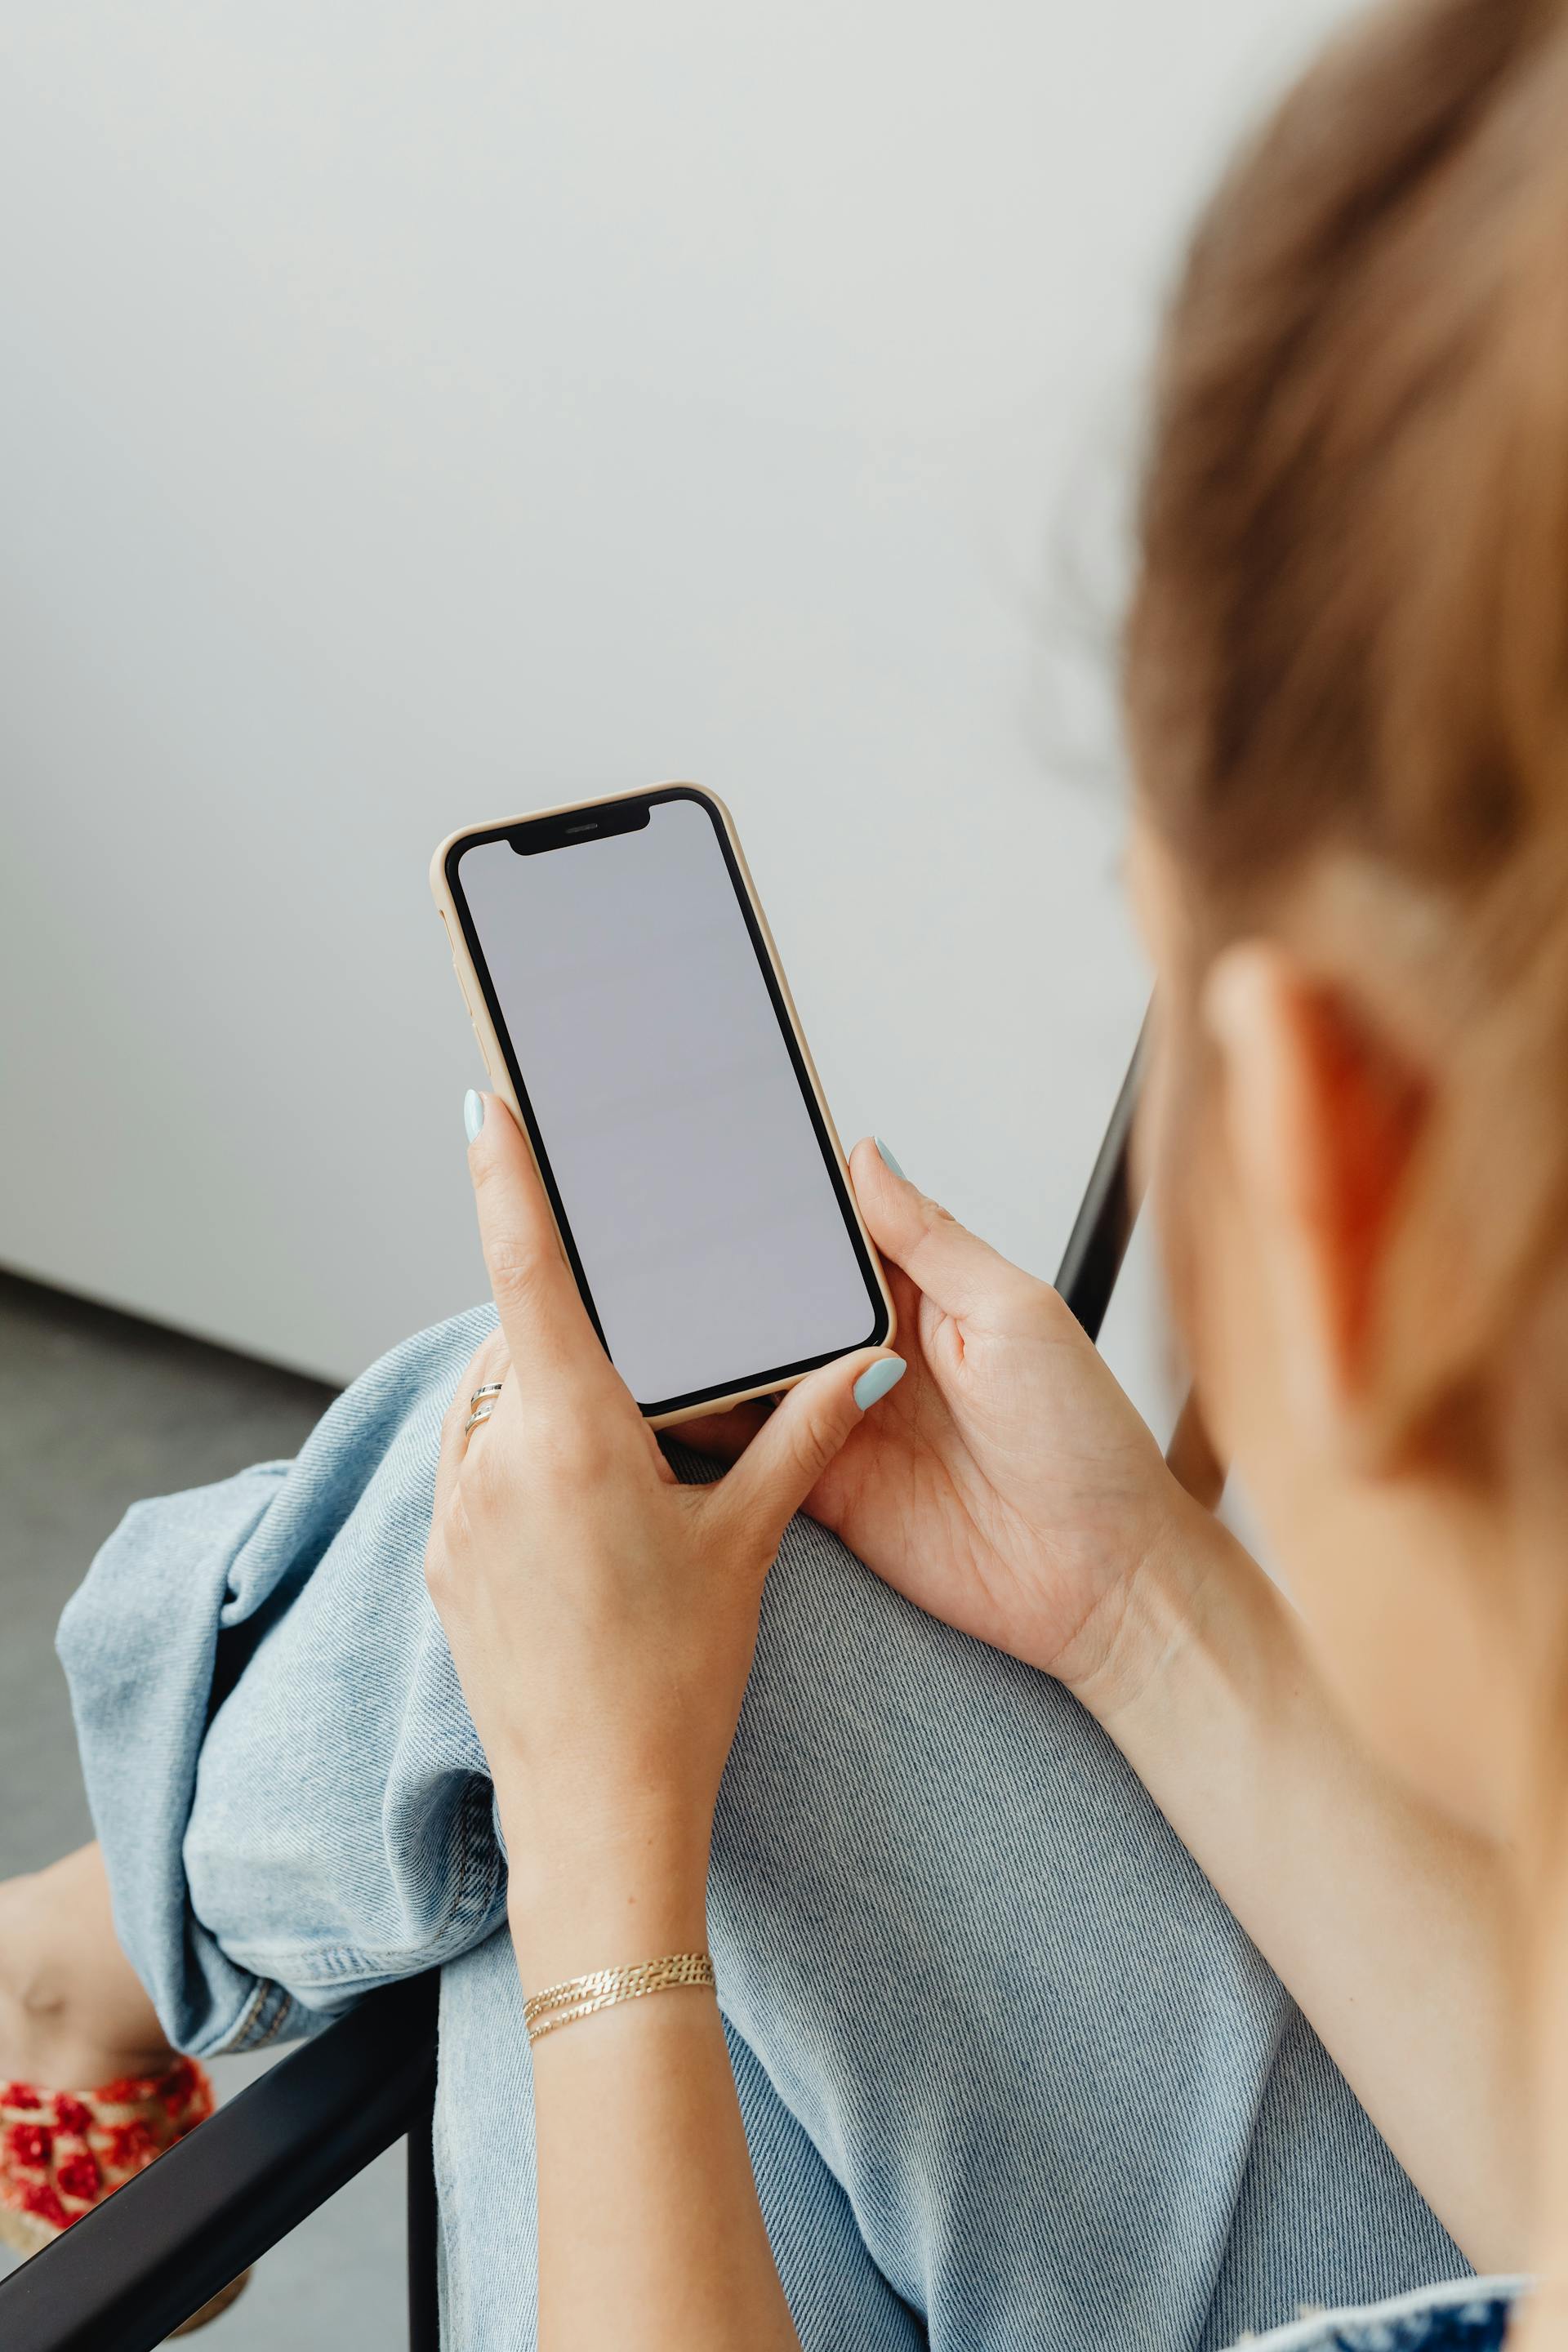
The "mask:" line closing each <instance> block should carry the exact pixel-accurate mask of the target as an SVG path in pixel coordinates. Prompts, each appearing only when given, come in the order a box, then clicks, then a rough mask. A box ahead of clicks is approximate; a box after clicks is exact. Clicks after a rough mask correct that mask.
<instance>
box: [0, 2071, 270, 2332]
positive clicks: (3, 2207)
mask: <svg viewBox="0 0 1568 2352" xmlns="http://www.w3.org/2000/svg"><path fill="white" fill-rule="evenodd" d="M212 2111H213V2086H212V2084H211V2081H210V2080H209V2078H208V2076H207V2074H206V2070H205V2067H201V2066H198V2065H197V2064H196V2062H195V2059H194V2058H176V2059H175V2061H174V2064H173V2065H172V2066H171V2067H169V2068H168V2069H167V2071H166V2072H165V2073H164V2074H121V2075H119V2076H118V2077H117V2078H116V2079H115V2081H113V2082H112V2083H105V2084H103V2085H102V2086H101V2087H100V2089H99V2090H96V2091H43V2090H39V2089H37V2087H36V2086H35V2085H34V2084H31V2083H0V2238H4V2239H5V2242H6V2243H7V2244H8V2245H12V2246H15V2247H16V2250H17V2252H19V2253H23V2254H36V2253H37V2251H38V2249H39V2247H40V2246H46V2245H47V2243H48V2242H49V2240H50V2239H51V2238H58V2236H59V2233H60V2231H62V2230H68V2229H69V2228H70V2225H71V2223H72V2222H73V2221H79V2220H80V2218H81V2216H82V2215H83V2214H84V2213H89V2212H90V2211H91V2210H92V2208H93V2207H94V2206H95V2205H101V2204H102V2202H103V2200H104V2199H105V2198H106V2197H111V2196H112V2195H113V2194H114V2191H115V2190H116V2189H119V2188H121V2187H122V2186H123V2185H124V2183H125V2182H126V2181H127V2180H129V2179H131V2178H132V2174H134V2173H138V2172H145V2170H146V2169H147V2167H148V2166H149V2165H150V2164H151V2163H152V2162H153V2158H155V2157H160V2156H162V2155H163V2150H164V2149H165V2148H166V2147H174V2142H175V2141H176V2140H177V2139H184V2136H185V2134H186V2133H187V2132H189V2131H194V2130H195V2127H196V2126H197V2124H201V2123H205V2121H206V2119H207V2117H208V2116H210V2115H211V2113H212ZM249 2275H250V2273H249V2272H248V2271H247V2272H245V2273H243V2274H242V2275H241V2276H240V2277H239V2278H237V2279H236V2280H235V2281H234V2283H233V2284H232V2285H230V2286H226V2287H225V2289H224V2290H223V2293H222V2294H215V2295H214V2297H213V2299H212V2301H211V2302H210V2303H206V2304H204V2305H202V2308H201V2309H200V2311H198V2312H197V2313H196V2314H195V2316H194V2317H193V2318H190V2319H187V2320H186V2321H185V2323H184V2326H183V2327H177V2328H176V2329H175V2330H174V2333H175V2335H176V2336H184V2335H186V2334H187V2333H188V2332H189V2331H190V2329H192V2328H193V2327H204V2326H205V2325H206V2323H207V2321H208V2320H209V2319H216V2317H217V2315H218V2313H219V2312H220V2311H223V2310H226V2308H227V2306H228V2305H230V2304H231V2303H232V2302H233V2301H234V2299H235V2296H236V2295H237V2294H238V2293H239V2291H240V2289H241V2288H242V2287H243V2286H244V2284H245V2282H246V2280H247V2278H248V2277H249Z"/></svg>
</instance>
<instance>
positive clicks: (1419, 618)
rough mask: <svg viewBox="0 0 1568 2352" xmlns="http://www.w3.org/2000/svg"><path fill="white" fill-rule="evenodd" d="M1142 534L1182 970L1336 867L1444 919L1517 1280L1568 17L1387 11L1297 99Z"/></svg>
mask: <svg viewBox="0 0 1568 2352" xmlns="http://www.w3.org/2000/svg"><path fill="white" fill-rule="evenodd" d="M1140 536H1141V543H1142V544H1141V551H1142V575H1141V585H1140V588H1139V591H1138V593H1137V595H1136V598H1135V601H1134V604H1133V608H1132V612H1131V618H1130V623H1129V629H1128V636H1127V646H1126V659H1127V667H1126V687H1127V699H1128V708H1129V713H1130V719H1131V730H1132V735H1133V742H1134V751H1135V755H1136V761H1137V767H1138V772H1139V786H1140V800H1141V803H1142V806H1143V808H1144V809H1145V811H1146V812H1147V814H1149V816H1150V817H1151V818H1152V822H1153V824H1154V825H1155V827H1156V829H1157V830H1158V831H1159V832H1160V833H1161V834H1162V835H1163V836H1164V837H1165V838H1166V840H1167V841H1168V842H1169V844H1170V845H1171V846H1172V847H1173V850H1174V852H1175V854H1176V857H1177V859H1178V862H1179V866H1180V867H1181V870H1182V871H1183V873H1184V877H1185V879H1186V880H1187V882H1188V884H1189V886H1190V895H1191V896H1192V897H1193V898H1194V905H1195V908H1196V912H1197V918H1198V925H1197V935H1198V942H1199V950H1200V952H1204V951H1208V950H1212V949H1213V948H1214V947H1215V946H1216V945H1217V944H1218V943H1219V942H1220V941H1221V940H1223V939H1224V938H1225V937H1226V936H1227V935H1229V934H1230V933H1231V932H1233V931H1235V930H1236V929H1237V928H1238V927H1239V926H1240V925H1242V924H1244V923H1247V922H1256V921H1257V920H1258V919H1259V910H1260V908H1267V906H1268V903H1269V901H1270V899H1271V898H1278V897H1279V895H1280V894H1283V893H1286V892H1288V891H1289V888H1290V887H1293V886H1294V884H1295V883H1296V882H1297V881H1298V880H1299V878H1300V876H1301V874H1302V872H1303V870H1304V868H1305V867H1306V866H1308V865H1309V864H1310V862H1311V860H1312V859H1313V858H1314V857H1317V856H1321V854H1322V853H1324V852H1333V851H1347V852H1349V853H1351V854H1352V856H1353V857H1355V858H1357V859H1359V860H1360V861H1362V862H1363V865H1364V866H1366V867H1367V868H1368V869H1369V870H1380V871H1382V872H1384V873H1385V874H1388V875H1390V876H1392V877H1397V878H1398V880H1399V881H1400V882H1401V883H1402V884H1405V885H1410V886H1414V889H1415V892H1416V893H1417V894H1428V895H1433V896H1435V897H1436V898H1437V899H1438V900H1440V901H1444V900H1446V901H1447V902H1449V906H1450V909H1451V913H1452V917H1453V920H1452V921H1451V922H1446V923H1445V924H1444V926H1443V927H1442V928H1443V929H1444V932H1445V935H1446V937H1451V940H1452V945H1453V955H1452V958H1451V961H1453V963H1454V965H1455V967H1456V969H1458V968H1461V967H1462V968H1463V971H1464V972H1465V974H1466V975H1467V978H1466V982H1465V985H1466V986H1467V987H1468V989H1469V990H1470V992H1472V994H1473V998H1474V1003H1473V1012H1474V1015H1475V1017H1474V1020H1473V1021H1472V1020H1471V1019H1470V1018H1469V1016H1468V1014H1467V1016H1466V1018H1465V1019H1464V1020H1463V1021H1461V1022H1460V1023H1458V1024H1456V1025H1457V1026H1459V1027H1463V1028H1467V1029H1468V1031H1469V1032H1470V1044H1471V1046H1472V1048H1473V1049H1474V1050H1475V1051H1476V1052H1477V1053H1479V1054H1483V1055H1485V1056H1487V1057H1489V1083H1490V1084H1491V1086H1492V1087H1493V1088H1494V1091H1496V1092H1497V1093H1498V1096H1499V1099H1500V1100H1501V1099H1502V1097H1504V1096H1505V1095H1506V1097H1507V1102H1506V1104H1505V1106H1504V1108H1503V1110H1501V1111H1500V1114H1499V1116H1500V1118H1505V1119H1511V1121H1512V1123H1513V1124H1514V1125H1515V1126H1516V1127H1519V1129H1520V1138H1521V1139H1519V1140H1518V1142H1517V1150H1516V1152H1515V1162H1514V1165H1513V1167H1511V1168H1510V1181H1511V1179H1512V1178H1513V1177H1515V1176H1517V1177H1518V1178H1519V1179H1521V1180H1523V1179H1525V1178H1526V1177H1527V1176H1528V1177H1530V1179H1531V1181H1528V1182H1522V1181H1521V1186H1516V1189H1519V1190H1520V1193H1521V1197H1520V1201H1519V1203H1518V1205H1519V1207H1520V1209H1521V1213H1523V1212H1525V1210H1526V1202H1525V1200H1524V1197H1523V1196H1524V1192H1528V1193H1529V1194H1530V1200H1529V1202H1528V1213H1527V1214H1524V1216H1523V1222H1524V1223H1527V1224H1529V1225H1530V1226H1531V1229H1532V1230H1531V1237H1530V1238H1529V1239H1528V1240H1527V1239H1526V1238H1525V1237H1524V1235H1523V1234H1522V1232H1521V1230H1519V1229H1518V1228H1517V1227H1516V1230H1515V1232H1514V1234H1513V1239H1512V1243H1511V1244H1510V1247H1509V1249H1508V1250H1507V1252H1506V1253H1505V1255H1508V1256H1509V1257H1510V1260H1511V1264H1510V1266H1509V1267H1508V1268H1507V1269H1506V1271H1508V1272H1511V1273H1512V1274H1514V1275H1515V1276H1517V1275H1519V1274H1520V1273H1521V1272H1522V1270H1523V1269H1522V1265H1521V1256H1522V1254H1523V1253H1525V1252H1527V1251H1528V1250H1529V1249H1531V1247H1533V1246H1538V1245H1539V1244H1540V1242H1541V1239H1542V1226H1543V1223H1546V1222H1554V1221H1552V1220H1548V1219H1546V1218H1545V1216H1544V1212H1545V1211H1546V1209H1547V1207H1548V1205H1549V1204H1548V1202H1547V1200H1546V1198H1545V1192H1547V1191H1549V1192H1550V1193H1551V1196H1552V1200H1551V1204H1550V1205H1551V1206H1552V1208H1554V1209H1556V1210H1559V1211H1560V1210H1561V1208H1562V1206H1563V1186H1564V1182H1565V1181H1568V1177H1565V1171H1568V0H1402V5H1394V6H1391V7H1386V6H1385V7H1384V8H1380V9H1379V10H1377V11H1376V12H1375V13H1374V14H1373V16H1371V17H1369V18H1367V19H1366V20H1364V21H1363V23H1362V24H1361V25H1359V26H1357V27H1356V28H1355V29H1354V31H1353V32H1352V34H1351V35H1350V36H1349V37H1347V38H1345V39H1342V41H1341V42H1339V43H1338V44H1336V46H1335V47H1333V48H1332V49H1331V51H1330V52H1329V53H1328V54H1327V56H1326V57H1325V58H1323V59H1322V61H1321V63H1320V64H1319V65H1318V66H1317V67H1316V68H1314V69H1313V70H1312V71H1311V72H1310V74H1309V75H1308V76H1307V78H1306V79H1304V80H1303V81H1302V82H1301V83H1300V85H1299V87H1298V88H1297V89H1295V90H1294V91H1293V92H1292V93H1291V95H1290V96H1289V98H1288V99H1287V100H1286V101H1285V103H1284V105H1283V106H1282V107H1281V109H1280V110H1279V112H1278V113H1277V114H1276V116H1275V117H1274V119H1273V121H1271V122H1270V123H1269V124H1268V127H1267V129H1266V130H1265V131H1264V132H1263V133H1262V135H1261V136H1260V137H1259V138H1258V139H1257V140H1256V142H1254V143H1253V144H1252V146H1251V147H1250V148H1249V150H1248V151H1247V152H1246V153H1245V154H1244V156H1243V157H1242V159H1241V161H1240V162H1239V163H1238V164H1237V167H1236V169H1235V170H1234V171H1233V172H1232V173H1231V174H1230V176H1229V177H1228V179H1227V180H1226V183H1225V184H1224V185H1223V186H1222V188H1221V190H1220V192H1219V194H1218V195H1217V197H1216V199H1215V202H1214V204H1213V205H1212V206H1211V208H1210V210H1209V212H1208V214H1207V215H1206V217H1205V219H1204V221H1203V223H1202V224H1201V226H1200V227H1199V230H1198V232H1197V235H1196V237H1195V239H1194V244H1193V247H1192V250H1191V253H1190V257H1189V259H1188V263H1187V267H1186V270H1185V273H1184V278H1183V280H1182V283H1181V285H1180V288H1179V289H1178V292H1177V296H1176V299H1175V301H1174V304H1173V310H1172V313H1171V318H1170V321H1169V326H1168V330H1167V333H1166V336H1165V340H1164V345H1163V356H1162V361H1161V364H1160V368H1159V372H1158V375H1157V379H1156V400H1155V411H1154V417H1153V429H1152V446H1151V453H1150V459H1149V465H1148V470H1147V475H1146V479H1145V485H1144V490H1143V496H1142V507H1141V515H1140ZM1265 919H1267V917H1266V915H1265ZM1543 1096H1545V1097H1550V1118H1549V1119H1548V1120H1546V1121H1543V1120H1542V1118H1540V1116H1539V1115H1537V1116H1535V1117H1534V1118H1533V1122H1532V1125H1531V1132H1530V1133H1529V1135H1528V1136H1526V1135H1525V1133H1524V1129H1523V1126H1522V1125H1521V1121H1522V1120H1523V1118H1524V1113H1525V1109H1526V1105H1527V1098H1529V1097H1533V1100H1534V1103H1535V1105H1536V1107H1537V1112H1539V1105H1540V1103H1541V1101H1542V1097H1543ZM1480 1123H1481V1122H1479V1120H1478V1118H1477V1117H1476V1116H1475V1115H1474V1106H1472V1116H1471V1118H1470V1119H1469V1128H1470V1130H1471V1131H1470V1132H1469V1134H1468V1136H1467V1137H1461V1138H1459V1139H1453V1141H1452V1149H1453V1150H1454V1152H1455V1154H1456V1155H1457V1157H1458V1160H1460V1161H1466V1160H1468V1163H1469V1164H1468V1166H1467V1167H1465V1168H1464V1169H1463V1171H1462V1174H1463V1181H1464V1184H1465V1186H1466V1187H1467V1188H1470V1189H1472V1193H1473V1186H1474V1184H1475V1183H1476V1182H1477V1181H1480V1182H1482V1183H1484V1182H1485V1181H1487V1171H1486V1169H1485V1168H1484V1167H1483V1165H1482V1163H1481V1156H1480V1155H1481V1151H1482V1148H1483V1142H1484V1144H1485V1147H1486V1148H1487V1149H1489V1150H1490V1151H1491V1152H1492V1153H1493V1154H1494V1155H1495V1153H1496V1151H1497V1150H1513V1149H1514V1145H1513V1144H1512V1143H1510V1139H1507V1138H1505V1137H1504V1136H1502V1135H1501V1134H1500V1132H1498V1130H1497V1129H1496V1127H1495V1126H1494V1127H1493V1129H1492V1131H1491V1133H1490V1135H1489V1137H1487V1138H1485V1139H1483V1138H1482V1137H1481V1136H1480V1135H1479V1134H1478V1132H1477V1131H1476V1130H1477V1129H1478V1126H1479V1124H1480ZM1526 1162H1529V1163H1530V1166H1529V1167H1528V1168H1527V1166H1526V1164H1525V1163H1526ZM1455 1172H1456V1174H1457V1175H1458V1174H1460V1173H1461V1171H1459V1170H1458V1169H1457V1170H1456V1171H1455ZM1490 1175H1491V1179H1492V1181H1495V1179H1496V1159H1495V1156H1494V1157H1493V1160H1492V1163H1491V1169H1490ZM1473 1205H1474V1202H1473V1197H1472V1206H1473ZM1501 1247H1502V1244H1501V1242H1500V1244H1499V1248H1500V1249H1501ZM1498 1270H1499V1271H1504V1270H1505V1269H1503V1268H1499V1269H1498Z"/></svg>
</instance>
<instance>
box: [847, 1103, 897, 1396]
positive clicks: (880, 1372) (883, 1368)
mask: <svg viewBox="0 0 1568 2352" xmlns="http://www.w3.org/2000/svg"><path fill="white" fill-rule="evenodd" d="M878 1149H879V1150H880V1149H881V1147H880V1145H879V1146H878ZM909 1369H910V1368H909V1366H908V1364H906V1363H905V1361H904V1360H903V1358H902V1356H884V1357H882V1358H881V1360H880V1361H879V1362H878V1363H875V1364H871V1365H868V1368H867V1370H865V1371H863V1372H862V1373H861V1375H860V1377H859V1379H858V1381H856V1383H855V1402H856V1403H857V1404H858V1406H859V1408H860V1410H861V1412H865V1411H866V1410H867V1408H868V1406H869V1405H874V1404H875V1403H876V1402H877V1399H878V1398H879V1397H885V1396H886V1395H887V1393H888V1391H889V1389H896V1388H897V1387H898V1385H899V1382H900V1381H901V1380H902V1379H903V1377H904V1374H905V1373H906V1372H907V1371H908V1370H909Z"/></svg>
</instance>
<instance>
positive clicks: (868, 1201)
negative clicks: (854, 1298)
mask: <svg viewBox="0 0 1568 2352" xmlns="http://www.w3.org/2000/svg"><path fill="white" fill-rule="evenodd" d="M849 1166H850V1171H851V1173H852V1174H853V1176H854V1179H855V1197H856V1199H857V1200H858V1202H859V1203H860V1213H861V1215H862V1216H863V1217H864V1218H865V1220H866V1223H867V1225H868V1227H869V1229H870V1234H871V1239H872V1240H873V1241H874V1242H875V1243H876V1244H877V1247H878V1248H879V1250H880V1251H881V1253H882V1255H883V1256H884V1257H885V1258H889V1259H890V1260H891V1262H892V1264H893V1265H896V1266H901V1267H902V1269H903V1271H904V1272H905V1273H906V1274H907V1275H908V1276H909V1277H910V1281H911V1282H913V1283H914V1284H915V1286H916V1287H917V1288H918V1289H920V1290H922V1291H923V1292H924V1293H925V1295H926V1297H928V1298H929V1299H930V1300H931V1304H932V1305H933V1306H934V1307H940V1308H941V1310H942V1313H943V1314H944V1315H954V1316H958V1317H960V1318H963V1319H966V1320H969V1319H974V1320H981V1321H984V1319H986V1318H987V1317H988V1316H989V1315H991V1314H993V1313H994V1310H995V1309H996V1308H997V1307H998V1305H999V1304H1005V1301H1006V1300H1007V1299H1008V1298H1009V1297H1011V1296H1013V1295H1014V1294H1015V1292H1016V1288H1017V1286H1018V1285H1020V1284H1023V1285H1026V1286H1028V1288H1029V1290H1030V1291H1031V1292H1032V1291H1033V1290H1034V1289H1035V1288H1036V1285H1035V1283H1034V1281H1033V1278H1032V1277H1031V1276H1028V1275H1026V1274H1025V1273H1024V1272H1023V1270H1022V1269H1021V1268H1020V1267H1018V1266H1016V1265H1014V1264H1013V1263H1012V1260H1011V1259H1010V1258H1005V1257H1004V1256H1003V1255H1002V1254H1001V1252H1000V1251H999V1250H994V1249H993V1248H992V1247H991V1245H990V1244H989V1243H988V1242H983V1241H981V1240H980V1239H979V1237H978V1235H976V1234H972V1233H971V1232H969V1230H968V1228H967V1227H966V1226H963V1225H961V1224H960V1223H958V1221H957V1219H956V1218H955V1217H952V1216H951V1215H950V1214H949V1213H948V1212H947V1210H945V1209H943V1208H942V1207H940V1206H939V1205H938V1203H937V1202H935V1201H931V1200H928V1199H927V1197H926V1195H925V1194H924V1193H923V1192H921V1190H920V1188H919V1186H918V1185H915V1184H911V1183H910V1180H909V1178H908V1177H907V1176H905V1175H904V1174H903V1173H902V1171H900V1170H899V1169H897V1168H894V1167H890V1166H889V1164H888V1162H887V1161H886V1160H884V1159H883V1157H882V1155H881V1152H880V1151H879V1150H878V1148H877V1145H876V1144H875V1143H874V1142H873V1141H872V1140H871V1139H870V1137H869V1136H867V1137H866V1138H864V1139H862V1141H860V1142H859V1143H858V1144H857V1145H856V1146H855V1149H854V1150H853V1151H852V1152H851V1153H850V1155H849Z"/></svg>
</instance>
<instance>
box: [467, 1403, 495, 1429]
mask: <svg viewBox="0 0 1568 2352" xmlns="http://www.w3.org/2000/svg"><path fill="white" fill-rule="evenodd" d="M494 1411H495V1405H494V1402H490V1403H489V1404H481V1405H479V1407H477V1409H476V1410H475V1411H474V1412H471V1413H470V1414H469V1415H468V1419H467V1421H466V1422H465V1423H463V1435H464V1436H465V1437H467V1435H468V1432H469V1430H470V1429H477V1428H478V1427H479V1423H480V1422H481V1421H489V1417H490V1415H491V1413H492V1412H494Z"/></svg>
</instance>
